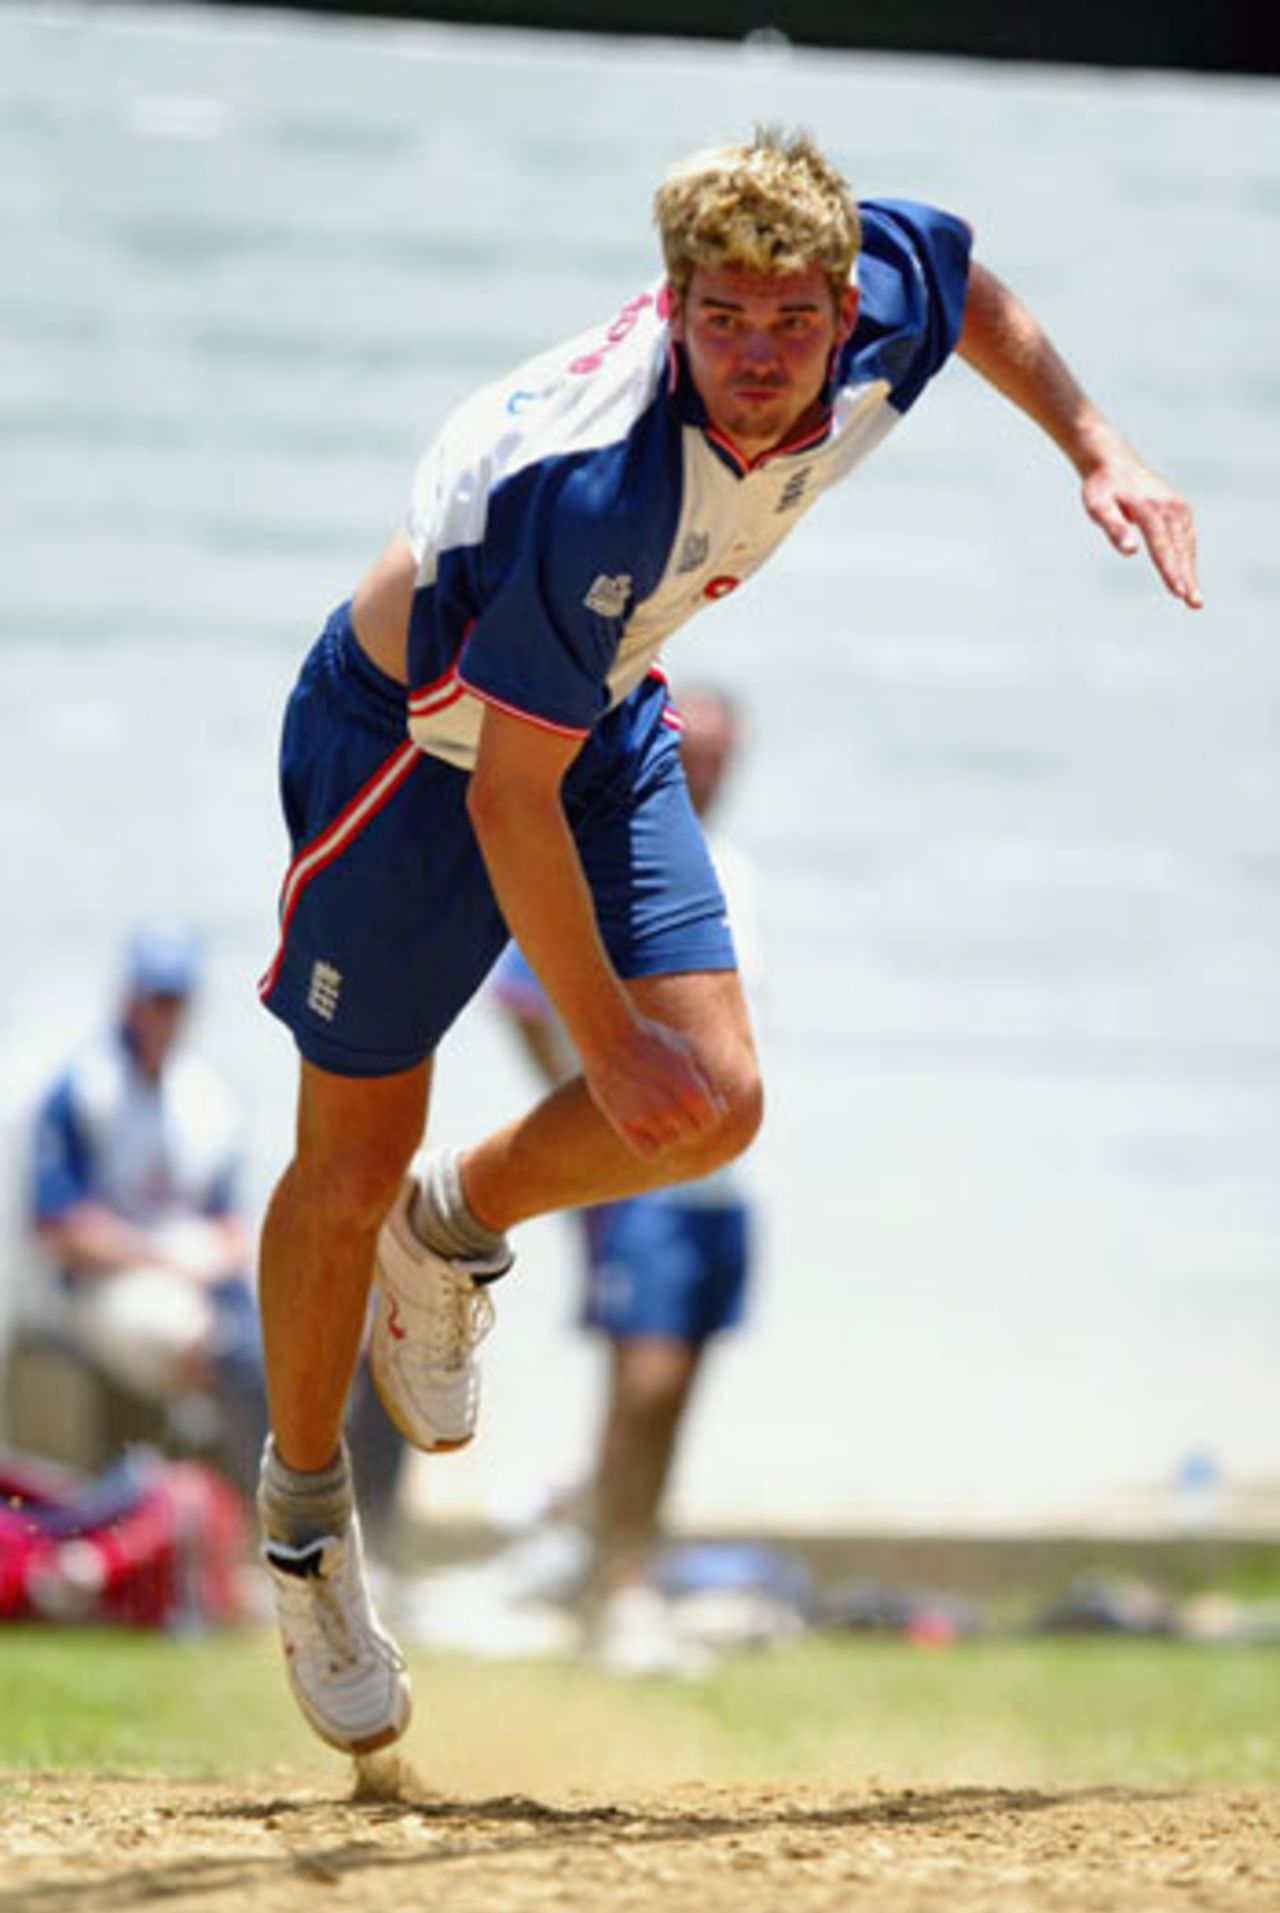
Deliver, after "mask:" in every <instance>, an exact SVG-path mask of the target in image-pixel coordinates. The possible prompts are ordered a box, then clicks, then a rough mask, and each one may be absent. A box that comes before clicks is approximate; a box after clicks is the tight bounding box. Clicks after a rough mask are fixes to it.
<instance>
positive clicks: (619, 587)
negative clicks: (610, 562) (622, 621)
mask: <svg viewBox="0 0 1280 1913" xmlns="http://www.w3.org/2000/svg"><path fill="white" fill-rule="evenodd" d="M630 596H631V573H630V572H629V571H620V572H619V573H618V575H617V577H616V578H610V577H607V576H606V575H605V573H604V572H603V571H602V572H601V573H600V576H599V577H598V578H597V579H596V581H595V583H594V584H593V585H592V587H591V589H590V591H588V593H587V595H586V597H585V598H584V599H583V600H582V602H583V604H585V605H586V607H587V610H588V611H594V612H595V613H596V614H597V616H599V617H601V618H620V617H621V616H622V614H623V612H624V611H625V610H626V608H627V600H628V599H629V598H630Z"/></svg>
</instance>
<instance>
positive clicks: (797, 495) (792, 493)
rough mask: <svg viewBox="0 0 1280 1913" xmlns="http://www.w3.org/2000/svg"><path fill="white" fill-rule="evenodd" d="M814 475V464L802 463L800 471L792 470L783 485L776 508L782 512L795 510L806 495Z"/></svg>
mask: <svg viewBox="0 0 1280 1913" xmlns="http://www.w3.org/2000/svg"><path fill="white" fill-rule="evenodd" d="M812 476H813V466H812V465H802V466H801V467H800V469H799V471H798V472H792V474H791V476H790V478H789V479H788V480H787V482H786V484H785V485H784V486H783V487H782V495H781V497H780V498H779V499H778V503H777V506H776V507H775V509H776V510H777V511H780V512H782V511H794V510H795V508H796V506H797V505H798V504H799V503H800V501H801V499H802V498H803V497H804V495H805V493H806V492H807V491H808V489H809V480H810V479H811V478H812Z"/></svg>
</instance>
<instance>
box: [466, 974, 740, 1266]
mask: <svg viewBox="0 0 1280 1913" xmlns="http://www.w3.org/2000/svg"><path fill="white" fill-rule="evenodd" d="M627 988H628V989H629V990H630V992H631V994H632V995H633V996H634V998H635V1000H636V1002H637V1004H638V1005H639V1007H640V1009H641V1010H642V1011H643V1013H644V1014H645V1015H646V1016H650V1017H654V1018H656V1019H657V1020H658V1021H659V1022H662V1023H666V1024H668V1025H669V1026H670V1027H671V1028H673V1029H677V1030H679V1031H681V1032H682V1034H684V1035H685V1036H687V1037H688V1038H689V1039H690V1041H691V1042H693V1043H694V1044H695V1045H696V1046H697V1050H698V1057H699V1061H700V1062H701V1064H702V1067H703V1069H704V1070H705V1071H706V1073H707V1075H708V1076H709V1077H710V1078H711V1080H712V1081H713V1082H714V1084H715V1085H716V1087H717V1089H718V1090H719V1092H720V1095H721V1098H722V1100H723V1103H724V1109H725V1115H724V1119H723V1122H722V1123H721V1126H720V1128H719V1130H718V1131H717V1133H716V1134H715V1135H714V1136H712V1137H711V1138H709V1139H707V1140H706V1141H704V1142H702V1143H700V1144H699V1145H697V1147H696V1148H688V1147H681V1148H678V1149H673V1150H669V1151H667V1152H664V1153H663V1154H662V1155H660V1156H657V1157H654V1158H650V1159H648V1160H646V1159H644V1158H642V1157H640V1156H637V1155H636V1154H634V1153H633V1151H632V1150H631V1149H629V1148H628V1147H627V1145H626V1143H625V1142H623V1140H622V1138H621V1137H620V1136H619V1135H618V1133H617V1131H616V1130H615V1129H613V1127H612V1126H611V1125H610V1124H609V1122H608V1121H607V1120H606V1119H605V1117H604V1116H603V1115H602V1114H601V1113H600V1110H599V1109H598V1108H597V1107H596V1104H595V1103H594V1102H593V1101H592V1099H591V1096H590V1093H589V1092H588V1090H587V1087H586V1084H585V1083H584V1082H583V1080H582V1078H581V1077H575V1078H574V1079H573V1080H572V1081H570V1082H568V1083H565V1084H562V1086H561V1087H560V1088H559V1089H556V1090H553V1091H552V1093H551V1094H550V1095H549V1096H548V1097H546V1098H545V1099H544V1100H543V1101H542V1102H540V1103H538V1104H537V1105H536V1106H535V1107H534V1108H533V1109H532V1110H530V1111H529V1113H528V1114H527V1115H525V1116H523V1117H521V1118H520V1119H519V1120H518V1121H516V1122H514V1123H510V1124H508V1125H507V1127H506V1128H505V1129H501V1130H499V1131H498V1132H497V1133H496V1134H495V1135H493V1136H490V1137H488V1138H487V1139H486V1140H485V1141H484V1142H482V1143H480V1144H478V1145H477V1146H476V1147H475V1148H474V1149H470V1150H465V1151H464V1152H463V1155H462V1181H463V1186H464V1189H465V1191H466V1197H467V1202H468V1205H469V1207H470V1209H471V1211H472V1213H473V1214H474V1215H475V1216H476V1217H477V1219H478V1220H479V1221H481V1222H483V1223H485V1224H486V1225H487V1226H488V1227H489V1228H491V1229H495V1230H498V1231H505V1230H507V1229H509V1228H511V1227H512V1226H513V1225H514V1224H515V1223H517V1222H524V1221H526V1220H527V1219H528V1218H529V1217H530V1216H537V1215H546V1214H549V1213H550V1212H552V1211H553V1210H557V1209H573V1208H579V1207H582V1206H584V1205H586V1204H589V1203H596V1202H610V1201H614V1200H616V1199H617V1198H618V1197H620V1196H629V1195H636V1194H638V1193H639V1192H640V1191H641V1190H644V1189H657V1188H662V1187H665V1186H666V1185H667V1184H668V1183H673V1182H685V1181H689V1180H690V1179H691V1178H693V1177H695V1176H703V1175H706V1174H708V1173H709V1172H710V1171H711V1170H712V1169H715V1168H718V1167H719V1166H720V1164H721V1163H723V1162H727V1161H729V1160H730V1159H731V1158H732V1157H733V1156H736V1155H738V1154H740V1152H741V1151H742V1150H743V1149H745V1148H746V1146H747V1144H748V1143H749V1142H750V1140H751V1138H752V1137H753V1136H754V1134H755V1132H756V1129H757V1127H758V1126H759V1121H760V1110H761V1093H760V1080H759V1074H758V1071H757V1067H756V1059H755V1047H754V1044H753V1042H752V1037H751V1023H750V1018H749V1016H748V1013H747V1008H746V1004H745V1002H744V1000H743V995H742V989H741V985H740V983H739V981H738V976H737V973H736V972H735V971H733V970H697V971H688V972H684V973H682V974H680V975H675V976H654V977H641V978H638V979H637V980H636V981H634V982H632V983H629V984H628V985H627Z"/></svg>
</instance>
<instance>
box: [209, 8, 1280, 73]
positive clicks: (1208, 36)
mask: <svg viewBox="0 0 1280 1913" xmlns="http://www.w3.org/2000/svg"><path fill="white" fill-rule="evenodd" d="M227 3H230V4H233V5H234V4H237V3H238V0H224V4H227ZM285 4H288V0H285ZM306 11H308V12H319V13H326V12H327V13H347V14H355V15H366V16H368V15H372V16H383V17H388V18H395V19H402V20H404V19H409V20H436V21H442V22H446V23H449V24H454V25H465V26H490V27H493V26H504V27H546V28H551V29H557V30H560V31H566V32H577V33H617V34H632V35H637V34H640V35H646V34H647V35H659V36H662V37H674V38H679V39H709V40H744V39H748V38H752V39H757V40H760V41H762V42H765V43H768V42H769V41H777V40H782V41H791V42H793V43H794V44H796V45H799V46H831V47H845V48H858V49H862V50H865V51H868V52H879V53H941V54H959V55H964V56H968V57H970V58H975V59H984V60H1046V61H1054V62H1062V63H1066V64H1088V65H1103V66H1126V67H1175V68H1183V69H1189V70H1193V71H1199V72H1208V73H1277V72H1280V14H1278V13H1277V11H1276V9H1274V8H1265V7H1258V6H1255V5H1253V4H1240V3H1239V0H1228V3H1227V4H1223V5H1220V6H1209V5H1207V4H1205V0H1164V3H1163V4H1160V5H1157V4H1155V3H1154V0H1141V3H1140V4H1138V5H1131V6H1128V7H1116V6H1112V5H1109V4H1107V3H1106V0H1042V4H1039V5H1037V6H1034V7H1028V6H1019V5H1016V4H1014V0H915V4H913V5H912V6H910V7H884V6H872V5H871V4H869V0H850V4H847V5H836V4H834V0H431V4H427V5H424V4H422V0H377V4H374V5H361V4H359V0H345V4H338V3H337V0H321V4H319V5H312V6H309V7H308V8H307V9H306Z"/></svg>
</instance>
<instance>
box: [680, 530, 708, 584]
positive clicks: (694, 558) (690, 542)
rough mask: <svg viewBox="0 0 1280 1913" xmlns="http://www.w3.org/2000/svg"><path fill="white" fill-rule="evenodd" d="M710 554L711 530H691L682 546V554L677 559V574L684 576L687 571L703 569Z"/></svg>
mask: <svg viewBox="0 0 1280 1913" xmlns="http://www.w3.org/2000/svg"><path fill="white" fill-rule="evenodd" d="M710 556H711V534H710V532H706V531H691V532H689V533H688V534H687V536H686V538H685V541H684V543H683V544H682V545H681V547H680V556H679V558H678V559H677V561H676V576H677V577H683V576H684V574H685V572H686V571H701V569H702V567H703V565H705V564H706V562H707V559H708V558H709V557H710Z"/></svg>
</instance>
